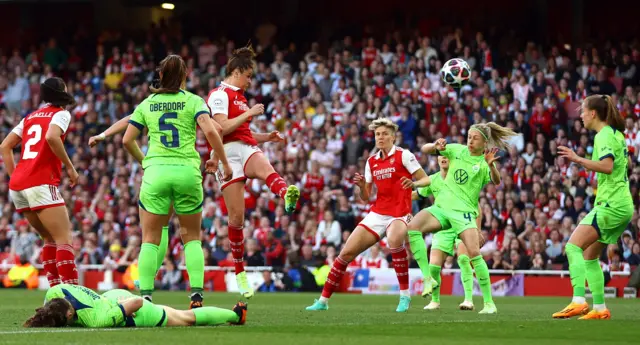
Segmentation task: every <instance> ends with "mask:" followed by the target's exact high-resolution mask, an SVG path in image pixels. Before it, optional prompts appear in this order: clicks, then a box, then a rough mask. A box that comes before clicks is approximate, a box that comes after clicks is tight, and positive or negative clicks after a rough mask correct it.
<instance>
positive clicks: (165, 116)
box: [159, 113, 180, 148]
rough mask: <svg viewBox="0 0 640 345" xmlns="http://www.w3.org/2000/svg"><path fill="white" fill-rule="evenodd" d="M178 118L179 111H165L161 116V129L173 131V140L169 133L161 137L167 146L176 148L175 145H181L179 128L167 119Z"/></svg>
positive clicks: (161, 140)
mask: <svg viewBox="0 0 640 345" xmlns="http://www.w3.org/2000/svg"><path fill="white" fill-rule="evenodd" d="M177 118H178V113H164V114H162V116H160V123H159V129H160V130H161V131H170V132H171V141H169V140H168V139H167V138H168V137H169V136H168V135H164V136H162V137H161V138H160V142H162V145H164V146H165V147H170V148H174V147H179V146H180V137H179V135H178V129H177V128H176V126H174V125H173V124H171V123H167V120H169V119H177Z"/></svg>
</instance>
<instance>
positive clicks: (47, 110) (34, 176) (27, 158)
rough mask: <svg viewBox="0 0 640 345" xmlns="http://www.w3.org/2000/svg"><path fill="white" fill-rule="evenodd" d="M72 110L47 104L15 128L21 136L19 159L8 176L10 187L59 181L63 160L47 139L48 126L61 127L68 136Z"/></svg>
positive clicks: (26, 186) (49, 183)
mask: <svg viewBox="0 0 640 345" xmlns="http://www.w3.org/2000/svg"><path fill="white" fill-rule="evenodd" d="M70 122H71V114H70V113H69V112H68V111H66V110H64V109H62V108H60V107H57V106H54V105H51V104H47V105H45V106H43V107H42V108H40V109H38V110H36V111H34V112H33V113H31V114H29V115H27V116H26V117H25V118H24V119H22V120H21V121H20V123H19V124H18V125H17V126H16V127H15V128H14V129H13V130H12V132H13V133H14V134H15V135H17V136H19V137H20V138H22V147H21V151H20V161H19V162H18V165H17V166H16V170H15V171H14V173H13V174H12V175H11V179H10V180H9V188H11V189H12V190H15V191H20V190H24V189H27V188H31V187H35V186H40V185H53V186H57V185H59V184H60V178H61V175H62V162H61V161H60V159H59V158H58V157H57V156H56V155H55V153H53V151H52V150H51V147H49V144H48V143H47V140H46V135H47V131H48V130H49V126H52V125H55V126H58V127H60V129H61V130H62V136H61V139H62V140H63V141H64V138H65V137H66V133H67V129H68V128H69V123H70Z"/></svg>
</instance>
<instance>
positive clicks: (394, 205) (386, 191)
mask: <svg viewBox="0 0 640 345" xmlns="http://www.w3.org/2000/svg"><path fill="white" fill-rule="evenodd" d="M421 168H422V167H421V166H420V163H418V160H417V159H416V157H415V156H414V155H413V153H411V152H409V151H407V150H403V149H402V148H399V147H396V146H394V147H393V148H392V149H391V151H389V154H388V155H387V156H386V157H382V152H378V153H376V154H375V155H373V156H371V157H369V159H368V160H367V164H366V165H365V168H364V169H365V170H364V178H365V181H366V182H367V183H373V184H375V186H376V188H377V189H378V192H377V199H376V201H375V203H374V205H373V207H372V208H371V211H373V212H375V213H378V214H381V215H385V216H392V217H403V216H406V215H407V214H409V213H410V212H411V189H403V188H402V184H401V182H400V180H401V178H402V177H406V178H408V179H411V176H412V175H413V173H414V172H416V171H417V170H418V169H421Z"/></svg>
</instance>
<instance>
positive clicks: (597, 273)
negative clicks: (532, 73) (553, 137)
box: [553, 95, 634, 320]
mask: <svg viewBox="0 0 640 345" xmlns="http://www.w3.org/2000/svg"><path fill="white" fill-rule="evenodd" d="M580 118H581V119H582V122H583V123H584V126H585V127H586V128H587V129H590V130H594V131H596V132H597V134H596V137H595V139H594V145H593V155H592V156H591V160H589V159H587V158H584V157H580V156H578V155H577V154H576V153H575V152H573V150H572V149H570V148H568V147H564V146H559V147H558V153H559V155H560V157H565V158H567V159H568V160H569V161H571V162H574V163H577V164H580V165H582V166H583V167H585V168H587V169H589V170H591V171H595V172H596V178H597V180H598V187H597V190H598V193H597V194H596V200H595V205H594V207H593V209H592V210H591V212H589V213H588V214H587V216H586V217H584V219H582V221H581V222H580V224H579V225H578V227H576V229H575V230H574V231H573V233H572V234H571V238H569V242H568V243H567V246H566V248H565V250H566V252H567V259H568V260H569V274H570V276H571V285H572V286H573V300H572V301H571V303H570V304H569V305H568V306H567V307H566V308H564V309H563V310H561V311H559V312H557V313H555V314H553V317H554V318H570V317H573V316H578V315H584V314H586V315H584V316H582V317H580V319H581V320H599V319H609V318H611V312H610V311H609V309H607V307H606V305H605V303H604V275H603V274H602V267H600V261H599V257H600V253H602V250H603V249H604V248H605V247H606V246H607V245H608V244H614V243H617V242H618V239H619V238H620V235H622V233H623V232H624V230H625V229H626V227H627V225H629V222H630V221H631V217H632V216H633V208H634V207H633V198H632V197H631V192H630V191H629V179H628V178H627V166H628V159H629V156H628V153H627V145H626V143H625V137H624V129H625V128H624V119H623V118H622V116H621V115H620V113H619V112H618V109H617V108H616V106H615V103H614V102H613V101H612V100H611V97H609V96H604V95H591V96H589V97H587V98H586V99H585V100H584V102H582V114H580ZM585 279H586V281H587V282H588V283H589V288H590V289H591V294H592V296H593V310H591V311H589V304H587V302H586V300H585V297H584V295H585Z"/></svg>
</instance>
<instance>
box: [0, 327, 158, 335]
mask: <svg viewBox="0 0 640 345" xmlns="http://www.w3.org/2000/svg"><path fill="white" fill-rule="evenodd" d="M141 329H145V328H134V327H126V328H125V327H121V328H67V329H51V328H44V329H33V330H20V331H0V335H2V334H34V333H86V332H117V331H127V332H130V331H134V330H141ZM149 329H151V328H149Z"/></svg>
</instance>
